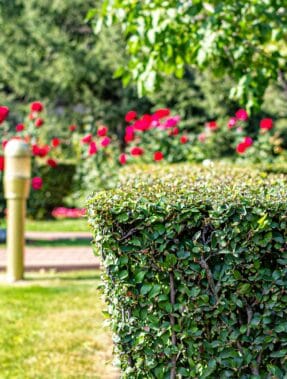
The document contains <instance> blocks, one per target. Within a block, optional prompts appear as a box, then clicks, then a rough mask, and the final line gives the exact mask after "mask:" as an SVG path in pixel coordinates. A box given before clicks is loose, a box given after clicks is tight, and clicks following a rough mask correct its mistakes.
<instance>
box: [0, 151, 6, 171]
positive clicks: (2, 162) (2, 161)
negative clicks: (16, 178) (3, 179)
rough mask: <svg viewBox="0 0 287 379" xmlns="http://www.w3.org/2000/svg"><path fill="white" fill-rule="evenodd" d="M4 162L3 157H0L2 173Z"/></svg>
mask: <svg viewBox="0 0 287 379" xmlns="http://www.w3.org/2000/svg"><path fill="white" fill-rule="evenodd" d="M4 161H5V159H4V157H3V155H0V171H4Z"/></svg>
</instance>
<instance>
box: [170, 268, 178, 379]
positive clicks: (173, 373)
mask: <svg viewBox="0 0 287 379" xmlns="http://www.w3.org/2000/svg"><path fill="white" fill-rule="evenodd" d="M169 286H170V302H171V304H172V308H173V307H174V304H175V288H174V274H173V272H172V271H171V272H170V273H169ZM172 311H173V309H172ZM169 320H170V326H171V328H172V329H173V327H174V325H175V317H174V316H173V315H172V314H170V315H169ZM171 343H172V346H176V344H177V340H176V334H175V331H174V330H172V332H171ZM176 361H177V355H176V354H173V356H172V359H171V370H170V379H175V377H176Z"/></svg>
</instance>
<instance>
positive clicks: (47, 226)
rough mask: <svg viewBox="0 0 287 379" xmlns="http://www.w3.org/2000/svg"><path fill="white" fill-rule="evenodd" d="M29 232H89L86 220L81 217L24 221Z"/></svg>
mask: <svg viewBox="0 0 287 379" xmlns="http://www.w3.org/2000/svg"><path fill="white" fill-rule="evenodd" d="M26 230H27V231H30V232H89V231H90V230H89V227H88V221H87V220H86V219H85V218H83V219H74V220H73V219H66V220H44V221H35V220H27V221H26Z"/></svg>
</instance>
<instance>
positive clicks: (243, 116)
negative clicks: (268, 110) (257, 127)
mask: <svg viewBox="0 0 287 379" xmlns="http://www.w3.org/2000/svg"><path fill="white" fill-rule="evenodd" d="M235 116H236V118H237V120H241V121H246V120H248V113H247V112H246V110H245V109H238V111H237V112H236V113H235Z"/></svg>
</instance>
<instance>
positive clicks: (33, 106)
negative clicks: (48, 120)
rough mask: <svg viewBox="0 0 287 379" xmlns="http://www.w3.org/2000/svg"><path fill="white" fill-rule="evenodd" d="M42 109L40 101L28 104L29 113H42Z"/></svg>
mask: <svg viewBox="0 0 287 379" xmlns="http://www.w3.org/2000/svg"><path fill="white" fill-rule="evenodd" d="M43 109H44V106H43V104H42V103H41V102H40V101H34V102H33V103H31V104H30V111H31V112H38V113H39V112H42V110H43Z"/></svg>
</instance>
